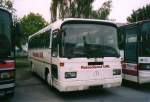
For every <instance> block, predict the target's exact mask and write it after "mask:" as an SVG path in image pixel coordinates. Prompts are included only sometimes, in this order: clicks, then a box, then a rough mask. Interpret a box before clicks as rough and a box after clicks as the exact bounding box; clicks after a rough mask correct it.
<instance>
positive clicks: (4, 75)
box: [1, 73, 9, 79]
mask: <svg viewBox="0 0 150 102" xmlns="http://www.w3.org/2000/svg"><path fill="white" fill-rule="evenodd" d="M1 78H2V79H5V78H9V74H8V73H1Z"/></svg>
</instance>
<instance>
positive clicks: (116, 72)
mask: <svg viewBox="0 0 150 102" xmlns="http://www.w3.org/2000/svg"><path fill="white" fill-rule="evenodd" d="M120 74H121V69H113V75H120Z"/></svg>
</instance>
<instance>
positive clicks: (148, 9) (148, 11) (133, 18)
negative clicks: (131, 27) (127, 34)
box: [127, 4, 150, 22]
mask: <svg viewBox="0 0 150 102" xmlns="http://www.w3.org/2000/svg"><path fill="white" fill-rule="evenodd" d="M147 19H150V4H149V5H146V6H144V7H142V8H139V9H138V10H136V11H134V10H133V12H132V14H131V15H130V16H129V17H128V18H127V21H128V22H137V21H141V20H147Z"/></svg>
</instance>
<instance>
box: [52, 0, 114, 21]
mask: <svg viewBox="0 0 150 102" xmlns="http://www.w3.org/2000/svg"><path fill="white" fill-rule="evenodd" d="M93 2H94V0H52V4H51V21H52V22H54V21H55V20H56V18H57V17H59V18H68V17H75V18H97V19H106V18H107V16H108V15H109V13H110V10H111V9H110V8H111V3H112V2H111V0H108V1H106V2H104V3H103V5H102V7H101V8H100V9H99V10H97V11H94V10H93V9H92V3H93ZM58 12H59V15H57V13H58Z"/></svg>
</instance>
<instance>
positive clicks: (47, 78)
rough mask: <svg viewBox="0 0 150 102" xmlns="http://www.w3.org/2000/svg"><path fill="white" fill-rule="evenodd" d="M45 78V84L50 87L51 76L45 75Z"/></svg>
mask: <svg viewBox="0 0 150 102" xmlns="http://www.w3.org/2000/svg"><path fill="white" fill-rule="evenodd" d="M45 76H46V78H45V80H46V82H47V84H48V85H50V86H52V78H51V74H50V73H47V74H46V75H45Z"/></svg>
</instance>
